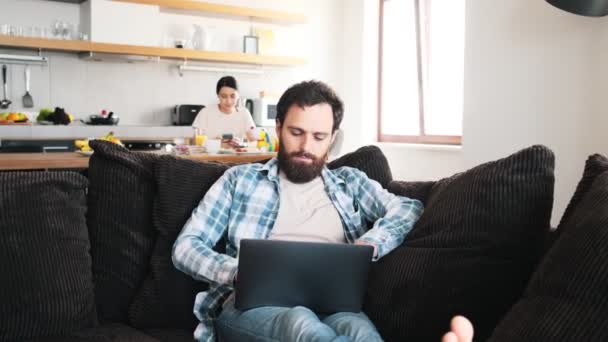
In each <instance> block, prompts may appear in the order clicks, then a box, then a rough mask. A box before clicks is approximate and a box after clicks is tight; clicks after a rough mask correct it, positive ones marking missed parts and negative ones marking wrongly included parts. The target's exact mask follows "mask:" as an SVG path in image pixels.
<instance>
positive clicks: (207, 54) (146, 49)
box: [0, 35, 306, 66]
mask: <svg viewBox="0 0 608 342" xmlns="http://www.w3.org/2000/svg"><path fill="white" fill-rule="evenodd" d="M0 46H2V47H11V48H30V49H40V50H51V51H66V52H101V53H111V54H119V55H138V56H150V57H160V58H166V59H176V60H184V61H186V60H198V61H208V62H220V63H242V64H255V65H276V66H298V65H303V64H306V60H305V59H303V58H297V57H283V56H265V55H251V54H245V53H240V52H220V51H202V50H192V49H176V48H164V47H151V46H139V45H126V44H109V43H96V42H90V41H84V40H60V39H46V38H31V37H20V36H10V35H0Z"/></svg>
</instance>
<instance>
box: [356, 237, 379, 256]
mask: <svg viewBox="0 0 608 342" xmlns="http://www.w3.org/2000/svg"><path fill="white" fill-rule="evenodd" d="M355 245H363V246H372V247H374V255H373V257H374V258H375V257H376V256H377V255H378V247H377V246H376V245H374V244H373V243H369V242H367V241H363V240H357V241H355Z"/></svg>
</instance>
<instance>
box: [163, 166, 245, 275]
mask: <svg viewBox="0 0 608 342" xmlns="http://www.w3.org/2000/svg"><path fill="white" fill-rule="evenodd" d="M235 179H236V175H235V169H234V168H233V169H229V170H228V171H226V173H224V175H223V176H222V177H221V178H220V179H219V180H218V181H217V182H216V183H215V184H213V186H211V188H210V189H209V191H207V193H206V195H205V197H204V198H203V200H202V201H201V202H200V203H199V205H198V207H196V209H194V211H193V212H192V216H191V217H190V219H189V220H188V222H186V224H185V225H184V228H183V229H182V232H181V233H180V234H179V236H178V237H177V240H176V241H175V244H174V245H173V253H172V256H173V264H174V265H175V267H176V268H177V269H179V270H180V271H182V272H184V273H186V274H189V275H190V276H192V277H193V278H194V279H198V280H205V281H208V282H212V283H216V284H223V285H228V286H232V281H233V279H234V277H235V275H236V272H237V265H238V263H237V260H236V259H235V258H233V257H231V256H229V255H226V254H220V253H217V252H215V251H214V250H213V247H214V246H215V244H216V243H217V242H218V241H219V240H220V238H221V237H222V236H223V235H224V233H225V231H226V230H227V229H228V219H229V217H230V207H231V205H232V196H233V193H234V180H235Z"/></svg>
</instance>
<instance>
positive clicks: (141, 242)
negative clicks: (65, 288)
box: [87, 140, 159, 323]
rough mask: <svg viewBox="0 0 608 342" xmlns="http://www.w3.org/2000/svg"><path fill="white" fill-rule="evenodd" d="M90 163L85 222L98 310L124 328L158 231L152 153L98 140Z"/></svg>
mask: <svg viewBox="0 0 608 342" xmlns="http://www.w3.org/2000/svg"><path fill="white" fill-rule="evenodd" d="M90 146H91V147H92V148H93V149H94V151H95V152H94V153H93V155H92V156H91V159H90V162H89V174H88V176H89V181H90V187H89V194H88V207H89V211H88V213H87V223H88V226H89V233H90V238H91V255H92V258H93V276H94V279H95V294H96V299H97V310H98V313H99V316H100V318H101V319H103V320H105V321H111V322H121V323H127V320H128V310H129V305H130V303H131V300H132V299H133V296H134V295H135V293H136V291H137V289H138V288H139V286H140V285H141V282H142V281H143V279H144V277H145V276H146V274H147V272H148V264H149V259H150V255H151V252H152V247H153V246H154V242H155V240H156V231H155V230H154V228H153V227H152V204H153V201H154V194H155V192H156V186H155V182H154V163H155V162H156V160H157V159H158V158H159V157H158V156H156V155H154V154H150V153H141V152H140V153H137V152H130V151H129V150H127V149H126V148H124V147H122V146H119V145H116V144H113V143H110V142H106V141H100V140H94V141H91V143H90Z"/></svg>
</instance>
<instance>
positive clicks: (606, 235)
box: [490, 171, 608, 342]
mask: <svg viewBox="0 0 608 342" xmlns="http://www.w3.org/2000/svg"><path fill="white" fill-rule="evenodd" d="M584 178H585V177H583V179H584ZM577 194H580V193H579V192H578V189H577V193H575V196H576V195H577ZM562 222H564V225H562V226H560V227H559V228H558V230H562V232H561V234H560V236H559V237H558V239H557V240H556V241H555V243H554V244H553V247H552V248H551V249H550V250H549V252H548V253H547V254H546V255H545V256H544V258H543V260H542V262H541V263H540V265H539V266H538V268H537V269H536V271H535V272H534V275H533V276H532V279H531V280H530V283H529V284H528V287H527V288H526V291H525V293H524V295H523V296H522V297H521V298H520V299H519V300H518V301H517V303H516V304H515V305H514V306H513V307H512V309H511V310H510V311H509V313H508V314H507V315H506V316H505V317H504V319H503V320H502V321H501V322H500V324H499V325H498V327H497V328H496V330H495V331H494V333H493V335H492V337H491V338H490V341H493V342H500V341H522V342H526V341H534V342H543V341H608V330H606V327H607V326H608V295H607V292H606V289H608V171H604V172H603V173H601V174H598V175H596V176H595V180H594V181H593V182H590V183H589V184H588V187H587V189H586V191H585V194H584V195H582V196H580V197H579V198H578V203H577V205H576V206H575V207H573V209H572V211H571V212H570V217H569V219H568V220H566V221H564V220H562Z"/></svg>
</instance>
